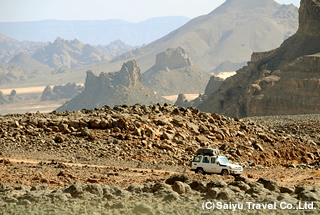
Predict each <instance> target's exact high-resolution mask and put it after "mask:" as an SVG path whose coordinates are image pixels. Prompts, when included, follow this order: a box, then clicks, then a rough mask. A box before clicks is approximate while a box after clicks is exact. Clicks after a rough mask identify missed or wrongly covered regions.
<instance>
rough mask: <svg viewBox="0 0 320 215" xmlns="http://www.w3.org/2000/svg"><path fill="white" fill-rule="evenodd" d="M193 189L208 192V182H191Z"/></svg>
mask: <svg viewBox="0 0 320 215" xmlns="http://www.w3.org/2000/svg"><path fill="white" fill-rule="evenodd" d="M189 186H190V187H191V189H192V190H195V191H199V192H202V193H204V192H207V190H208V189H207V183H206V182H203V181H193V182H191V183H190V184H189Z"/></svg>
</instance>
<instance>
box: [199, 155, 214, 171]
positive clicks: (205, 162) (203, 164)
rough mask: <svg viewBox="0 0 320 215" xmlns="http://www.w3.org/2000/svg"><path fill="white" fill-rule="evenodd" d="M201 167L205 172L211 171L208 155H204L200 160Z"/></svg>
mask: <svg viewBox="0 0 320 215" xmlns="http://www.w3.org/2000/svg"><path fill="white" fill-rule="evenodd" d="M201 167H202V168H203V170H204V171H205V172H209V173H211V172H212V170H211V163H210V157H209V156H204V157H203V159H202V162H201Z"/></svg>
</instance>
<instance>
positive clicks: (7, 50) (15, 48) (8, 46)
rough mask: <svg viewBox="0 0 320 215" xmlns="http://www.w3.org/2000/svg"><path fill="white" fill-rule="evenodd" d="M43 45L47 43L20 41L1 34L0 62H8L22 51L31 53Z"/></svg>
mask: <svg viewBox="0 0 320 215" xmlns="http://www.w3.org/2000/svg"><path fill="white" fill-rule="evenodd" d="M0 25H1V24H0ZM43 46H45V43H39V42H31V41H18V40H15V39H13V38H10V37H7V36H5V35H3V34H0V62H2V63H8V62H9V61H10V60H11V59H12V58H13V57H14V56H15V55H17V54H19V53H21V52H22V53H25V54H28V55H31V54H33V53H34V52H35V51H36V50H37V49H39V48H41V47H43Z"/></svg>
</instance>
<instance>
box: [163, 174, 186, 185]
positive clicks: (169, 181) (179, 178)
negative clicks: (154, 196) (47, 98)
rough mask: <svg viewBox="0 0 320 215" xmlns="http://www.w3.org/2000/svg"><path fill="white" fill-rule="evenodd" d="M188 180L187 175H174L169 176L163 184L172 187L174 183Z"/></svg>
mask: <svg viewBox="0 0 320 215" xmlns="http://www.w3.org/2000/svg"><path fill="white" fill-rule="evenodd" d="M188 180H189V177H188V175H186V174H174V175H172V176H170V177H169V178H168V179H167V180H166V181H165V182H166V184H170V185H173V184H174V182H176V181H181V182H186V181H188Z"/></svg>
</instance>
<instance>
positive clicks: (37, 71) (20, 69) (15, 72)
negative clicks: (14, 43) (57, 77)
mask: <svg viewBox="0 0 320 215" xmlns="http://www.w3.org/2000/svg"><path fill="white" fill-rule="evenodd" d="M51 70H52V69H50V67H48V66H47V65H44V64H41V63H40V62H38V61H36V60H35V59H33V58H32V57H30V56H29V55H27V54H25V53H19V54H17V55H16V56H15V57H14V58H13V59H11V60H10V62H9V63H0V84H9V83H11V84H12V83H19V82H24V81H26V80H28V79H32V78H35V77H37V76H38V75H49V74H50V72H51Z"/></svg>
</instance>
